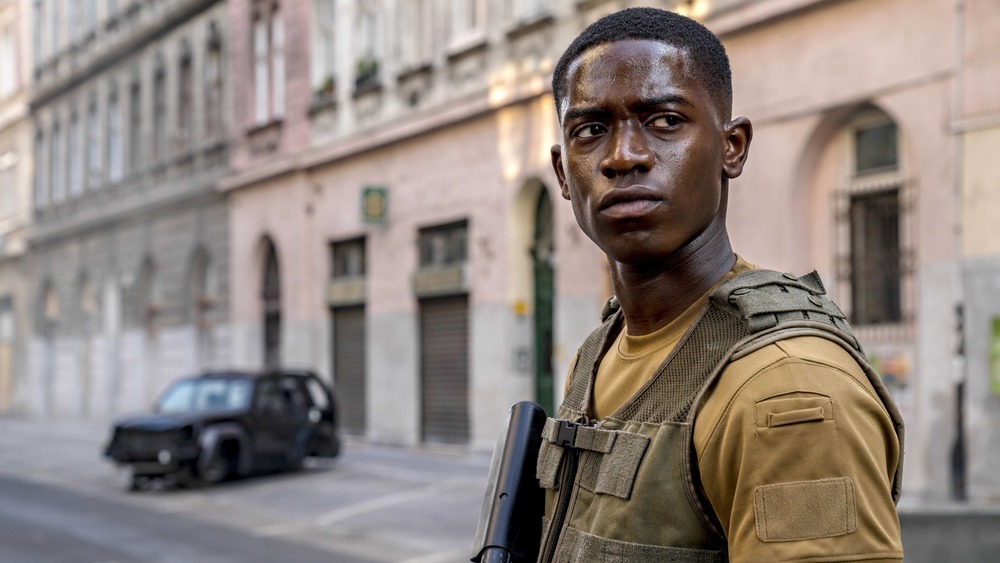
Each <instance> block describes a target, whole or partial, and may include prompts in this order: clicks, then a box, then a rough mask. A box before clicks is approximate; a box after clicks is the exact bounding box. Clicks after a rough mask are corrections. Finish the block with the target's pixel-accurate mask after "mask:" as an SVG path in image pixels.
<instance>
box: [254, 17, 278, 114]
mask: <svg viewBox="0 0 1000 563" xmlns="http://www.w3.org/2000/svg"><path fill="white" fill-rule="evenodd" d="M253 57H254V64H253V66H254V122H255V123H257V124H258V125H262V124H266V123H268V122H270V121H272V120H275V119H280V118H281V117H282V116H284V114H285V28H284V24H283V23H282V20H281V11H280V10H279V5H278V2H275V1H271V0H260V1H258V2H256V3H255V4H254V13H253Z"/></svg>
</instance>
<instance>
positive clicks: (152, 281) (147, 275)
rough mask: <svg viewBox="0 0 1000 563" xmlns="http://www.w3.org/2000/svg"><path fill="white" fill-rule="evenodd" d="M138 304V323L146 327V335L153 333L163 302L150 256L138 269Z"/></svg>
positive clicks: (154, 265)
mask: <svg viewBox="0 0 1000 563" xmlns="http://www.w3.org/2000/svg"><path fill="white" fill-rule="evenodd" d="M138 305H139V310H138V313H139V318H138V320H139V323H140V324H141V325H142V326H143V327H144V328H145V329H146V334H147V336H152V335H155V334H156V328H157V320H158V317H159V316H160V313H161V312H162V309H163V304H162V302H161V300H160V287H159V283H158V280H157V277H156V263H155V262H154V261H153V259H152V258H151V257H147V258H146V259H145V260H143V262H142V268H140V270H139V285H138Z"/></svg>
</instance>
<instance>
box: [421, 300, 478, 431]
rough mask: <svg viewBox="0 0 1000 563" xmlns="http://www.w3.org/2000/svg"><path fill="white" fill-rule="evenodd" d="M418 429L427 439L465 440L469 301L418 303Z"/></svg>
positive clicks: (467, 410) (467, 399)
mask: <svg viewBox="0 0 1000 563" xmlns="http://www.w3.org/2000/svg"><path fill="white" fill-rule="evenodd" d="M420 350H421V362H420V375H421V377H420V379H421V405H422V413H421V414H422V416H421V423H422V424H421V428H422V436H423V439H424V440H425V441H428V442H447V443H459V444H461V443H465V442H467V441H468V440H469V303H468V298H467V297H465V296H462V297H448V298H443V299H427V300H423V301H421V302H420Z"/></svg>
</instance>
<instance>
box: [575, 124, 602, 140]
mask: <svg viewBox="0 0 1000 563" xmlns="http://www.w3.org/2000/svg"><path fill="white" fill-rule="evenodd" d="M605 131H607V128H605V127H604V126H603V125H600V124H597V123H588V124H587V125H583V126H581V127H577V129H576V131H574V132H573V136H574V137H577V138H578V139H586V138H588V137H593V136H594V135H600V134H601V133H604V132H605Z"/></svg>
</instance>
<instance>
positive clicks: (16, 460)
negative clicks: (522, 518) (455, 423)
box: [0, 418, 489, 563]
mask: <svg viewBox="0 0 1000 563" xmlns="http://www.w3.org/2000/svg"><path fill="white" fill-rule="evenodd" d="M109 428H110V425H109V424H108V423H104V422H95V421H88V420H41V419H23V418H0V474H4V475H7V476H11V477H15V478H19V479H24V480H29V481H32V482H36V483H41V484H46V485H53V486H58V487H62V488H65V489H69V490H72V491H73V492H76V493H79V494H83V495H90V496H96V497H100V498H103V499H105V500H112V501H115V502H122V503H127V504H130V505H134V506H142V507H144V508H146V509H152V510H159V511H165V512H171V513H176V514H178V515H179V516H182V517H185V518H192V519H201V520H203V521H207V522H212V523H216V524H221V525H225V526H229V527H233V528H237V529H241V530H244V531H249V532H250V533H252V534H255V535H258V536H281V537H283V538H284V539H287V540H290V541H295V542H304V543H307V544H311V545H313V546H316V547H320V548H323V549H327V550H329V551H330V552H331V555H332V557H331V561H336V558H335V554H336V553H349V554H351V555H355V556H361V557H364V558H368V559H371V560H372V561H405V562H407V563H436V562H445V561H461V560H465V559H467V558H468V557H469V554H468V553H467V552H468V551H469V550H470V548H471V545H472V539H473V536H474V535H475V531H476V524H477V521H478V518H479V511H480V508H481V505H482V499H483V491H484V490H485V484H486V475H487V473H488V466H489V454H488V453H466V452H458V451H454V450H449V451H434V450H431V449H423V448H393V447H385V446H374V445H369V444H365V443H358V442H351V441H348V442H347V443H346V444H345V447H344V450H343V453H342V455H341V456H340V457H339V458H337V459H336V460H332V461H328V460H316V461H317V463H315V464H312V463H310V465H308V466H307V468H306V469H304V470H302V471H299V472H295V473H286V474H278V475H271V476H264V477H255V478H250V479H243V480H238V481H234V482H231V483H224V484H222V485H219V486H216V487H207V488H203V489H196V490H181V489H173V490H159V491H157V490H153V491H144V492H140V493H128V492H126V476H125V474H124V472H121V471H116V470H115V468H114V466H113V465H111V464H110V463H108V462H106V461H105V460H104V459H103V458H102V457H101V455H100V452H101V450H102V447H103V444H104V441H105V440H106V439H107V437H108V429H109ZM310 461H312V460H310Z"/></svg>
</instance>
